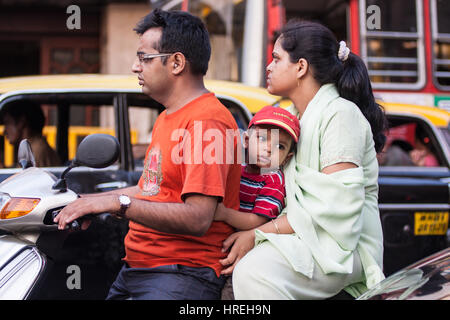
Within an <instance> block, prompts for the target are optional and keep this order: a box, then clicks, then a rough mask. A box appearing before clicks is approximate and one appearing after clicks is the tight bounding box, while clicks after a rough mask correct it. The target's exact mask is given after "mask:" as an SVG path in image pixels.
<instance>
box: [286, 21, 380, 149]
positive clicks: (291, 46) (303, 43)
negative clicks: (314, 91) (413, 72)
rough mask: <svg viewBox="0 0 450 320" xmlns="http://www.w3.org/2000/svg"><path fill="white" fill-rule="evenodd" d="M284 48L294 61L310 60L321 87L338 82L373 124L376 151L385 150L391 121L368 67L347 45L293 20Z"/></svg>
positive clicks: (317, 26) (313, 24) (318, 27)
mask: <svg viewBox="0 0 450 320" xmlns="http://www.w3.org/2000/svg"><path fill="white" fill-rule="evenodd" d="M280 37H281V40H282V41H281V45H282V47H283V49H284V50H285V51H287V52H288V53H289V56H290V59H291V61H292V62H297V61H298V60H299V59H300V58H304V59H306V60H307V61H308V63H309V65H310V66H311V68H312V72H313V76H314V79H315V80H316V81H317V82H318V83H319V84H320V85H323V84H326V83H335V84H336V86H337V89H338V92H339V95H340V96H341V97H342V98H345V99H347V100H350V101H352V102H354V103H355V104H356V105H357V106H358V107H359V108H360V110H361V112H362V113H363V114H364V116H365V117H366V119H367V120H368V121H369V123H370V126H371V129H372V134H373V140H374V143H375V150H376V152H377V153H378V152H381V151H382V150H383V147H384V144H385V142H386V136H385V135H384V132H385V130H386V129H387V120H386V117H385V114H384V110H383V109H382V107H381V106H380V105H379V104H378V103H376V101H375V98H374V96H373V92H372V85H371V84H370V78H369V74H368V72H367V68H366V65H365V64H364V62H363V61H362V60H361V58H360V57H358V56H357V55H355V54H353V53H351V52H350V51H349V50H348V48H346V46H345V43H344V44H343V43H342V42H340V43H338V42H337V40H336V37H335V36H334V35H333V33H332V32H331V31H330V30H329V29H328V28H327V27H325V26H324V25H322V24H320V23H316V22H311V21H303V20H296V19H294V20H290V21H289V22H288V23H287V24H286V25H285V26H284V27H283V29H282V30H281V32H280Z"/></svg>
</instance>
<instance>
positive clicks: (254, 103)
mask: <svg viewBox="0 0 450 320" xmlns="http://www.w3.org/2000/svg"><path fill="white" fill-rule="evenodd" d="M205 85H206V87H207V89H208V90H210V91H212V92H214V93H216V94H217V95H220V96H230V97H233V98H235V99H238V100H239V101H241V102H242V103H243V104H245V106H246V107H247V108H248V109H249V111H250V112H251V113H256V112H257V111H259V110H260V109H261V108H262V107H264V106H266V105H270V104H275V103H276V102H280V101H281V103H280V105H281V106H282V107H286V106H288V105H289V104H290V101H289V100H286V99H281V97H279V96H274V95H271V94H269V93H268V92H267V90H266V89H264V88H261V87H253V86H248V85H245V84H242V83H239V82H232V81H221V80H208V79H207V80H205ZM77 91H87V92H101V91H117V92H141V87H140V86H139V83H138V81H137V77H136V76H135V75H108V74H73V75H72V74H71V75H35V76H21V77H9V78H0V95H1V94H6V93H8V94H10V93H12V92H22V93H30V92H33V93H39V92H77ZM380 104H381V105H382V106H383V107H384V109H385V111H386V113H388V114H400V115H414V116H417V115H419V116H422V117H425V118H427V119H428V120H430V121H431V122H432V123H433V124H434V125H435V126H438V127H447V126H448V125H449V122H450V112H448V111H446V110H443V109H439V108H437V107H430V106H420V105H412V104H401V103H387V102H380Z"/></svg>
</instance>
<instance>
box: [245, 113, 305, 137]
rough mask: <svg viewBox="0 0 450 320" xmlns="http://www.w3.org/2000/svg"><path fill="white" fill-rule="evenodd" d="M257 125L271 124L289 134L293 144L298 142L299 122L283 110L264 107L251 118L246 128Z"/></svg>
mask: <svg viewBox="0 0 450 320" xmlns="http://www.w3.org/2000/svg"><path fill="white" fill-rule="evenodd" d="M258 124H271V125H274V126H277V127H280V128H281V129H284V130H285V131H286V132H287V133H289V134H290V135H291V137H292V138H293V139H294V141H295V142H298V138H299V136H300V122H299V121H298V119H297V117H296V116H294V115H293V114H292V113H290V112H289V111H287V110H285V109H283V108H280V107H273V106H265V107H264V108H262V109H261V110H259V111H258V112H257V113H256V114H255V115H254V116H253V118H252V120H250V123H249V125H248V127H249V128H250V127H251V126H253V125H258Z"/></svg>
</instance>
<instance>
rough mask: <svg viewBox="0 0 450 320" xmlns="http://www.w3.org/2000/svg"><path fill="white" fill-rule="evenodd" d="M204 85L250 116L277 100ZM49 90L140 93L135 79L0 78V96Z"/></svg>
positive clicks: (236, 87) (259, 92)
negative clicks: (234, 101) (236, 102)
mask: <svg viewBox="0 0 450 320" xmlns="http://www.w3.org/2000/svg"><path fill="white" fill-rule="evenodd" d="M205 85H206V87H207V88H208V90H210V91H212V92H214V93H216V94H219V95H227V96H231V97H234V98H236V99H239V100H240V101H241V102H242V103H244V104H245V105H246V106H247V108H248V109H249V111H250V112H252V113H254V112H257V111H258V110H259V109H261V108H262V107H264V106H265V105H269V104H273V103H275V102H277V101H278V100H279V97H277V96H273V95H271V94H269V93H268V92H267V91H266V90H265V89H264V88H259V87H252V86H247V85H244V84H242V83H238V82H231V81H220V80H206V81H205ZM50 89H51V90H70V91H76V90H78V89H80V90H102V89H105V90H117V91H128V90H129V91H136V92H140V91H141V87H140V86H139V83H138V80H137V76H135V75H107V74H77V75H38V76H23V77H10V78H0V94H3V93H7V92H12V91H29V90H42V91H46V90H50Z"/></svg>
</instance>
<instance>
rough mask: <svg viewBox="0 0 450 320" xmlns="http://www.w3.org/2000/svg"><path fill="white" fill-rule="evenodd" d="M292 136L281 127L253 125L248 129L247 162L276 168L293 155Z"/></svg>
mask: <svg viewBox="0 0 450 320" xmlns="http://www.w3.org/2000/svg"><path fill="white" fill-rule="evenodd" d="M292 143H294V141H293V139H292V137H291V136H290V135H289V134H288V133H287V132H286V131H284V130H283V129H280V128H278V127H274V126H270V125H259V126H253V127H252V128H250V129H249V130H248V136H247V138H246V146H245V147H246V148H247V150H248V157H249V159H248V163H249V164H251V165H256V166H257V167H259V168H266V169H278V168H279V167H280V166H282V165H284V164H285V163H286V162H287V161H288V160H289V158H290V157H291V156H292V155H293V152H290V150H291V146H292Z"/></svg>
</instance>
